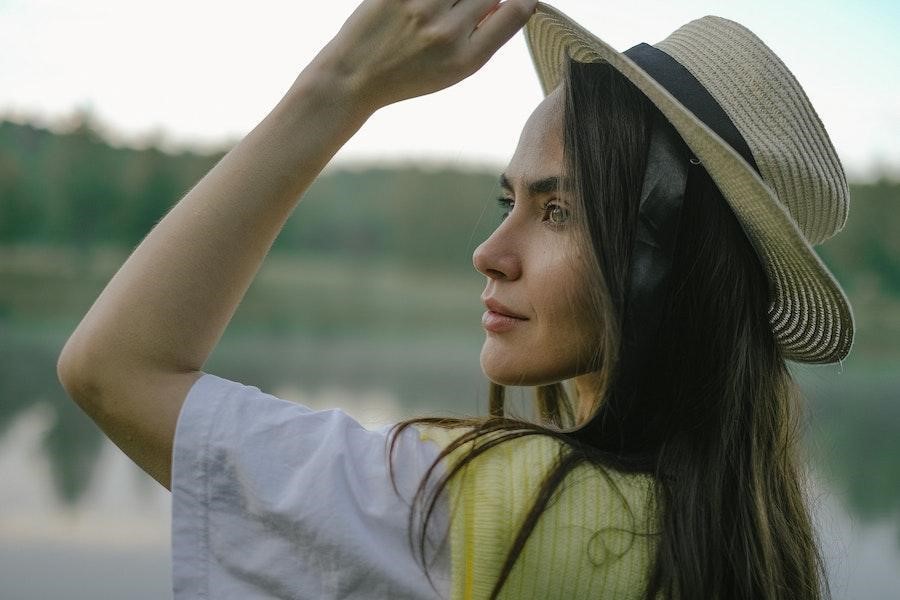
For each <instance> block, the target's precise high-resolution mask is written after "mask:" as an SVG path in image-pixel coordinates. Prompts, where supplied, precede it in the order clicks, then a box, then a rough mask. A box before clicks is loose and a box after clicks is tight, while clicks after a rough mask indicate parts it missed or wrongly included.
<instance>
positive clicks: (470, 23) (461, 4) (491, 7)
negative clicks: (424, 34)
mask: <svg viewBox="0 0 900 600" xmlns="http://www.w3.org/2000/svg"><path fill="white" fill-rule="evenodd" d="M499 5H500V0H458V1H457V2H456V4H454V5H453V7H452V8H451V9H450V15H451V16H452V18H453V22H454V23H456V24H458V25H459V28H460V30H462V29H468V32H467V33H471V32H472V31H474V30H475V28H476V27H477V26H478V25H479V24H480V23H481V21H483V20H484V19H485V17H487V16H488V15H490V14H491V13H492V12H494V11H495V10H497V7H498V6H499Z"/></svg>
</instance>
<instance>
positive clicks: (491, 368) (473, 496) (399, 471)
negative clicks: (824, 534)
mask: <svg viewBox="0 0 900 600" xmlns="http://www.w3.org/2000/svg"><path fill="white" fill-rule="evenodd" d="M526 21H527V22H528V25H527V27H526V39H527V40H528V43H529V48H530V50H531V52H532V56H533V58H534V61H535V65H536V67H537V70H538V75H539V77H540V79H541V83H542V85H543V87H544V91H545V93H546V94H547V95H546V98H545V99H544V101H543V102H541V104H540V105H539V106H538V107H537V109H536V110H535V112H534V113H533V114H532V116H531V117H530V118H529V120H528V122H527V123H526V125H525V128H524V130H523V132H522V136H521V138H520V141H519V145H518V147H517V149H516V151H515V153H514V156H513V158H512V160H511V161H510V163H509V166H508V167H507V169H506V170H505V172H504V174H503V176H502V183H503V187H504V196H503V198H501V204H502V205H503V206H504V207H505V208H506V209H507V213H506V216H505V218H504V219H503V220H502V222H501V223H500V224H499V225H498V227H497V229H496V230H495V231H494V233H493V234H492V235H491V236H490V238H488V240H486V241H485V242H484V243H483V244H482V245H481V246H479V248H478V249H477V250H476V252H475V254H474V257H473V260H474V264H475V267H476V268H477V269H478V270H479V271H480V272H481V273H483V274H484V275H485V276H486V286H485V292H484V294H483V296H482V298H483V300H484V301H485V304H486V306H487V308H488V309H489V310H488V311H487V312H486V313H485V316H484V319H483V326H484V328H485V329H486V331H487V334H486V339H485V344H484V347H483V350H482V354H481V364H482V367H483V369H484V371H485V374H486V375H487V376H488V378H489V379H490V380H491V382H492V383H491V413H492V414H491V415H490V416H489V417H486V418H475V419H468V420H455V421H454V420H449V419H427V418H426V419H414V420H412V421H407V422H404V423H401V424H398V426H395V428H391V429H393V433H394V435H390V434H391V431H390V430H389V428H385V429H382V430H380V431H377V432H371V431H366V430H365V429H363V428H362V427H360V426H359V425H358V424H357V423H355V422H354V421H353V420H352V419H350V418H349V417H348V416H347V415H345V414H344V413H342V412H340V411H321V412H314V411H310V410H309V409H306V408H305V407H302V406H299V405H296V404H292V403H288V402H284V401H281V400H279V399H277V398H274V397H272V396H270V395H268V394H264V393H262V392H260V391H259V390H258V389H256V388H251V387H246V386H242V385H240V384H238V383H235V382H230V381H227V380H224V379H221V378H218V377H215V376H213V375H210V374H204V373H203V372H202V370H201V369H202V366H203V364H204V362H205V360H206V358H207V357H208V355H209V354H210V352H211V351H212V349H213V347H214V346H215V344H216V342H217V340H218V339H219V337H220V336H221V334H222V331H223V330H224V328H225V326H226V324H227V323H228V321H229V319H230V317H231V315H232V314H233V312H234V310H235V308H236V306H237V304H238V302H239V301H240V299H241V297H242V296H243V294H244V292H245V290H246V289H247V287H248V285H249V283H250V281H251V280H252V277H253V275H254V273H255V272H256V269H257V268H258V267H259V265H260V263H261V261H262V259H263V257H264V255H265V253H266V252H267V250H268V248H269V247H270V245H271V243H272V241H273V240H274V238H275V236H276V235H277V233H278V231H279V230H280V228H281V226H282V224H283V223H284V221H285V220H286V219H287V217H288V216H289V215H290V213H291V211H292V210H293V208H294V207H295V204H296V201H297V198H298V197H299V196H301V195H302V193H303V191H304V190H305V189H306V188H307V187H308V185H309V184H310V183H311V182H312V180H313V179H314V178H315V176H316V175H317V174H318V173H319V171H320V170H321V169H322V168H323V167H324V166H325V164H326V163H327V162H328V160H329V159H330V158H331V157H332V156H333V155H334V153H335V152H336V151H337V149H338V148H340V146H341V145H342V144H343V143H344V142H345V141H346V140H347V139H348V138H349V137H350V136H352V135H353V133H354V132H355V131H356V130H357V129H358V128H359V127H360V126H361V125H362V123H363V122H365V120H366V119H367V118H368V116H369V115H371V114H372V113H373V112H374V111H375V110H377V109H378V108H380V107H382V106H385V105H387V104H390V103H393V102H396V101H399V100H402V99H404V98H410V97H413V96H417V95H422V94H426V93H430V92H433V91H436V90H439V89H442V88H444V87H447V86H449V85H452V84H453V83H455V82H457V81H459V80H461V79H463V78H465V77H466V76H468V75H469V74H471V73H473V72H474V71H476V70H477V69H478V68H479V67H480V66H481V65H483V64H484V63H485V62H486V61H487V60H488V58H489V57H490V56H491V55H492V54H493V52H495V51H496V49H497V48H498V47H499V46H500V45H502V44H503V43H505V41H506V40H508V39H509V38H510V37H511V36H512V35H513V34H514V33H515V32H516V31H517V30H518V29H520V28H521V27H522V26H523V25H524V24H525V23H526ZM567 57H572V58H574V59H575V60H574V61H573V60H570V59H568V58H567ZM847 206H848V199H847V186H846V181H845V179H844V174H843V170H842V169H841V166H840V162H839V161H838V159H837V157H836V155H835V153H834V150H833V147H832V146H831V143H830V141H829V139H828V136H827V134H826V133H825V131H824V129H823V128H822V125H821V123H820V121H819V120H818V117H817V116H816V115H815V111H814V110H813V109H812V107H811V106H810V105H809V102H808V100H807V99H806V96H805V94H803V92H802V89H801V88H800V87H799V84H797V82H796V80H795V79H794V78H793V76H792V75H791V74H790V72H789V71H788V70H787V69H786V68H785V67H784V65H783V64H782V63H781V62H780V61H779V60H778V58H777V57H776V56H775V55H774V54H773V53H771V51H770V50H769V49H768V48H767V47H765V45H764V44H763V43H762V42H761V41H759V40H758V38H756V37H755V36H754V35H753V34H752V33H751V32H749V31H747V30H746V29H744V28H742V27H741V26H740V25H737V24H736V23H732V22H730V21H726V20H724V19H718V18H716V17H704V18H703V19H700V20H697V21H694V22H692V23H689V24H687V25H685V26H683V27H682V28H680V29H678V30H677V31H676V32H675V33H673V34H672V35H671V36H669V37H668V38H667V39H666V40H664V41H663V42H660V43H659V44H657V45H656V46H648V45H646V44H639V45H638V46H635V47H634V48H632V49H630V50H628V51H627V52H626V53H624V54H620V53H618V52H616V51H615V50H613V49H611V48H610V47H609V46H607V45H606V44H605V43H603V42H602V41H601V40H598V39H597V38H595V37H594V36H592V35H591V34H590V33H589V32H587V31H586V30H584V29H583V28H581V27H580V26H579V25H577V24H576V23H574V22H572V21H571V20H570V19H568V18H567V17H565V16H564V15H562V14H561V13H559V12H558V11H556V10H555V9H553V8H551V7H549V6H546V5H542V4H538V5H535V4H534V3H533V2H529V1H527V0H509V1H508V2H506V3H504V4H499V5H498V4H496V3H495V2H494V1H493V0H484V1H482V0H459V1H458V2H456V3H452V2H449V1H447V2H443V1H438V0H433V1H431V2H424V1H420V2H415V1H406V2H399V1H389V0H366V1H365V2H363V3H362V4H361V5H360V6H359V8H357V10H356V11H355V12H354V13H353V15H351V17H350V18H349V19H348V21H347V22H346V24H345V25H344V26H343V28H342V29H341V30H340V32H339V33H338V35H337V36H336V37H335V38H334V39H333V40H332V41H331V42H330V43H329V44H328V45H327V46H326V47H325V48H324V49H323V50H322V52H321V53H320V54H319V55H318V56H317V57H316V58H315V59H314V60H313V62H312V63H311V64H310V65H309V66H308V67H307V68H306V69H304V70H303V72H302V73H301V74H300V75H299V76H298V78H297V80H296V81H295V83H294V85H293V86H292V87H291V89H290V90H289V91H288V93H287V95H286V96H285V97H284V98H283V99H282V101H281V102H279V104H278V105H277V106H276V107H275V109H273V111H272V112H271V113H270V114H269V115H268V116H267V117H266V118H265V119H264V120H263V121H262V122H261V123H260V124H259V125H258V126H257V127H256V128H255V129H254V130H253V131H252V132H250V134H248V135H247V137H246V138H244V139H243V140H242V141H241V142H240V143H239V144H238V145H237V146H236V147H235V148H234V149H232V151H231V152H229V153H228V154H227V155H226V156H225V157H224V158H223V159H222V161H221V162H220V163H219V164H218V165H216V166H215V167H214V168H213V169H212V170H211V171H210V172H209V173H208V174H207V175H206V176H205V177H204V178H203V179H202V180H201V181H200V182H199V183H198V184H197V186H196V187H195V188H194V189H192V190H191V191H190V192H189V193H188V194H187V196H185V197H184V198H183V199H182V200H181V201H180V202H179V203H178V204H177V205H176V206H175V207H174V208H173V209H172V210H171V212H170V213H169V214H168V215H167V216H166V217H165V218H164V219H163V220H162V221H161V222H160V223H159V224H158V225H157V226H156V227H155V228H154V229H153V231H151V232H150V233H149V234H148V236H147V238H146V239H145V240H144V241H143V242H142V243H141V245H140V246H139V247H138V248H137V249H136V250H135V252H134V253H133V254H132V256H131V257H130V258H129V259H128V261H126V263H125V264H124V265H123V266H122V268H121V269H120V270H119V272H118V273H117V274H116V275H115V277H114V278H113V279H112V281H111V282H110V284H109V285H108V286H107V288H106V289H105V290H104V291H103V293H102V294H101V296H100V297H99V298H98V300H97V302H96V303H95V305H94V306H93V307H92V308H91V310H90V311H89V312H88V314H87V315H86V316H85V318H84V320H83V321H82V323H81V324H80V325H79V327H78V328H77V329H76V331H75V332H74V333H73V335H72V337H71V338H70V340H69V341H68V343H67V344H66V347H65V348H64V350H63V352H62V355H61V357H60V362H59V374H60V379H61V381H62V382H63V384H64V385H65V387H66V389H67V390H68V391H69V393H70V394H71V395H72V397H73V398H74V399H75V400H76V401H77V402H78V403H79V404H80V405H81V406H82V407H83V408H84V409H85V410H86V411H87V412H88V413H89V414H91V415H92V417H93V418H94V419H95V420H96V421H97V422H98V424H99V425H100V426H101V427H102V428H103V430H104V431H105V432H106V433H107V435H108V436H109V437H110V438H111V439H112V440H113V441H114V442H115V443H116V444H118V445H119V446H120V447H121V448H122V449H123V450H124V451H125V452H126V453H128V454H129V456H131V457H132V458H133V459H134V460H135V462H137V463H138V464H139V465H141V467H143V468H144V469H145V470H146V471H147V472H148V473H150V474H151V475H152V476H153V477H154V478H156V479H157V480H158V481H159V482H160V483H161V484H163V485H165V486H167V487H169V486H171V489H172V492H173V559H174V569H173V572H174V581H175V592H176V597H178V598H182V597H183V598H188V597H198V596H200V597H215V598H229V597H234V598H256V597H259V598H263V597H265V598H271V597H278V598H373V597H387V598H407V597H409V598H419V597H435V596H436V595H437V596H439V597H448V596H452V597H453V598H486V597H507V598H594V597H608V598H656V597H672V598H819V597H821V596H822V595H823V594H825V593H827V584H826V581H825V578H824V573H823V569H822V562H821V558H820V555H819V553H818V551H817V548H816V544H815V540H814V536H813V533H812V528H811V525H810V519H809V513H808V508H807V505H806V501H805V498H804V494H803V480H802V474H801V471H800V463H799V461H798V459H797V458H796V457H795V455H794V454H795V448H794V445H795V441H796V440H795V426H796V418H797V413H796V401H797V400H798V393H797V389H796V386H795V385H794V383H793V381H792V379H791V376H790V373H789V371H788V370H787V367H786V363H785V359H791V360H795V361H800V362H834V361H838V360H841V359H842V358H844V357H845V356H846V355H847V353H848V352H849V349H850V346H851V344H852V339H853V319H852V313H851V311H850V307H849V304H848V303H847V301H846V298H845V296H844V294H843V292H842V290H841V289H840V286H839V285H838V284H837V282H836V281H834V279H833V277H832V276H831V274H830V273H829V272H828V271H827V269H826V268H825V267H824V266H823V265H822V263H821V262H820V261H819V260H818V259H817V258H816V255H815V253H814V252H813V250H812V248H811V246H810V244H813V243H818V242H821V241H823V240H824V239H827V238H828V237H830V236H831V235H833V234H834V233H836V232H837V231H839V230H840V229H841V227H842V226H843V224H844V221H845V220H846V216H847ZM566 380H573V381H574V383H575V388H576V390H577V394H576V398H574V399H570V398H568V396H567V395H566V393H565V391H564V388H563V387H562V383H561V382H563V381H566ZM505 385H530V386H535V387H536V390H537V404H538V407H539V409H540V413H539V414H540V416H541V422H540V423H537V424H534V423H528V422H523V421H520V420H516V419H512V418H507V417H505V416H504V414H503V413H504V410H503V386H505ZM176 424H177V433H176ZM388 443H389V444H390V447H389V450H390V452H391V455H390V456H389V457H388V456H385V455H384V450H386V447H385V446H386V445H387V444H388ZM414 492H415V494H414ZM410 501H412V502H411V503H410ZM417 516H419V517H421V519H417V518H416V517H417ZM416 535H418V541H419V543H418V552H412V551H411V550H414V548H409V547H407V545H406V542H407V540H408V538H407V536H410V537H411V538H414V537H416ZM448 541H449V544H447V543H445V542H448ZM419 563H421V565H422V566H424V567H425V568H424V569H421V568H420V564H419Z"/></svg>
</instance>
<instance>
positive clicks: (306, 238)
mask: <svg viewBox="0 0 900 600" xmlns="http://www.w3.org/2000/svg"><path fill="white" fill-rule="evenodd" d="M224 155H225V152H224V151H223V152H220V153H216V154H211V155H203V154H196V153H192V152H183V153H181V154H177V155H172V154H167V153H165V152H163V151H161V150H159V149H157V148H148V149H143V150H137V149H131V148H115V147H112V146H110V145H109V144H107V143H106V142H105V141H104V140H103V139H101V136H100V135H99V134H98V133H97V132H96V131H94V130H93V129H92V128H91V127H90V125H89V124H82V125H81V126H78V127H76V128H75V129H74V130H73V131H71V132H69V133H65V134H59V133H54V132H51V131H49V130H44V129H40V128H37V127H34V126H31V125H27V124H26V125H20V124H16V123H13V122H9V121H0V245H13V244H14V245H23V244H24V245H32V244H47V245H53V246H65V247H72V248H74V249H79V248H81V249H83V248H87V247H91V246H95V245H98V244H99V245H104V246H121V247H123V248H132V247H134V246H135V245H136V244H137V243H139V242H140V240H141V239H143V237H144V236H145V235H146V234H147V233H148V232H149V231H150V229H152V228H153V226H154V225H155V224H156V223H157V222H158V221H159V220H160V219H161V218H162V217H163V216H164V215H165V213H166V212H167V211H168V210H169V209H170V208H171V207H172V206H173V205H174V204H175V203H176V202H177V201H178V200H180V199H181V198H182V197H183V196H184V195H185V194H186V193H187V192H188V191H190V190H191V189H192V187H193V186H194V185H195V184H196V183H197V182H199V180H200V179H201V178H202V177H203V176H204V175H205V174H206V173H207V172H208V171H209V170H210V169H211V168H212V167H213V166H214V165H215V164H216V163H217V162H218V161H219V160H220V159H221V158H222V157H223V156H224ZM497 177H498V173H492V172H480V173H478V172H460V171H453V170H441V169H429V168H425V167H416V166H409V167H397V168H394V167H391V168H386V167H382V168H368V169H344V170H334V169H329V170H326V172H324V173H323V174H322V175H320V176H319V178H318V179H317V180H316V181H315V182H314V183H313V185H312V186H311V187H310V189H309V190H308V191H307V193H306V194H305V196H304V200H303V203H302V205H301V207H302V208H301V209H299V210H298V211H297V212H295V213H294V215H293V216H292V217H291V219H289V221H288V223H287V224H286V226H285V228H284V230H283V231H282V233H281V235H280V236H279V237H278V239H277V241H276V243H275V245H274V247H273V252H294V251H303V252H305V253H327V254H329V255H335V254H337V255H340V256H346V257H351V258H356V257H358V258H371V257H383V258H386V259H396V260H399V261H401V262H404V263H410V264H432V265H433V264H436V263H437V264H446V265H447V267H448V268H461V269H465V270H469V271H471V269H472V266H471V252H472V250H474V248H475V246H476V245H477V244H478V243H480V241H481V240H482V239H484V238H485V237H486V236H487V235H489V233H490V231H491V229H492V227H493V226H494V225H496V223H497V222H498V219H499V215H500V212H499V208H498V207H497V206H496V203H495V202H493V198H494V197H495V196H496V195H497V192H498V190H499V186H498V185H497Z"/></svg>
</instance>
